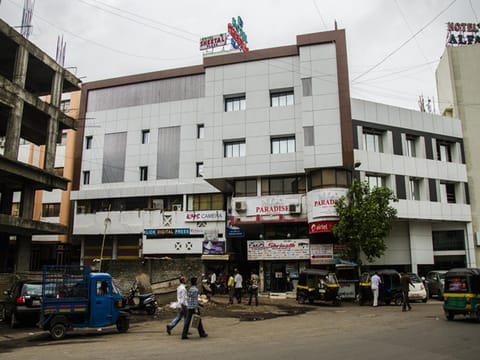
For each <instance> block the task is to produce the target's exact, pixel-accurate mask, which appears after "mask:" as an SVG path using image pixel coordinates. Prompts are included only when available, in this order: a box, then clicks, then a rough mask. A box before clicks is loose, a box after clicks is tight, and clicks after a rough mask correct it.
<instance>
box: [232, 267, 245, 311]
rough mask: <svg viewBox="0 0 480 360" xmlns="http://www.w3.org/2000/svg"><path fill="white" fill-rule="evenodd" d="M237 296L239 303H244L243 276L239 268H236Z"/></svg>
mask: <svg viewBox="0 0 480 360" xmlns="http://www.w3.org/2000/svg"><path fill="white" fill-rule="evenodd" d="M233 280H234V281H235V297H236V298H237V303H239V304H241V303H242V288H243V277H242V275H240V273H239V272H238V269H235V278H234V279H233Z"/></svg>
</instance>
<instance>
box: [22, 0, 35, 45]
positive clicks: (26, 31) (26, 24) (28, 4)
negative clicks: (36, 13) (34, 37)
mask: <svg viewBox="0 0 480 360" xmlns="http://www.w3.org/2000/svg"><path fill="white" fill-rule="evenodd" d="M34 6H35V0H24V3H23V15H22V27H21V34H22V35H23V36H24V37H25V38H26V39H28V38H29V37H30V34H31V33H32V15H33V7H34Z"/></svg>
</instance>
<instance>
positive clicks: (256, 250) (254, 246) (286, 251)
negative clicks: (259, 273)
mask: <svg viewBox="0 0 480 360" xmlns="http://www.w3.org/2000/svg"><path fill="white" fill-rule="evenodd" d="M307 259H310V250H309V240H308V239H295V240H250V241H248V260H307Z"/></svg>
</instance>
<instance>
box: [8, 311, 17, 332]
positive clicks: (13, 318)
mask: <svg viewBox="0 0 480 360" xmlns="http://www.w3.org/2000/svg"><path fill="white" fill-rule="evenodd" d="M17 326H18V319H17V315H15V313H14V312H12V313H11V314H10V327H11V328H12V329H14V328H16V327H17Z"/></svg>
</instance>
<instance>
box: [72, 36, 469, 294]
mask: <svg viewBox="0 0 480 360" xmlns="http://www.w3.org/2000/svg"><path fill="white" fill-rule="evenodd" d="M80 119H84V120H83V121H84V124H83V125H82V126H79V137H78V140H79V141H77V145H78V147H77V151H76V156H77V157H78V159H81V161H79V162H78V163H77V169H76V177H75V179H76V183H75V184H74V189H75V190H76V191H74V192H73V193H72V199H73V200H75V202H76V206H75V220H74V229H73V233H74V235H75V236H76V237H77V238H78V239H80V240H81V242H82V249H83V261H84V262H85V263H89V262H91V261H93V260H94V259H95V258H100V257H101V258H114V259H115V258H116V259H128V258H138V257H139V256H158V257H162V256H169V257H172V256H176V257H182V256H192V257H198V260H199V261H201V260H205V261H207V260H209V261H210V262H208V264H209V265H211V264H212V260H214V262H215V269H220V268H222V267H223V269H225V270H230V269H231V268H233V267H234V266H236V267H240V269H241V270H242V271H243V272H244V273H247V272H249V270H250V269H252V268H255V269H256V270H259V271H260V274H261V277H262V287H263V289H264V290H270V291H281V290H285V289H286V288H287V286H288V285H287V279H288V278H289V279H294V278H295V277H296V276H297V274H298V273H299V271H300V270H301V269H302V268H305V267H310V266H323V267H333V266H334V264H335V262H336V261H338V260H339V259H338V254H339V253H340V251H341V247H339V246H338V244H337V243H336V240H335V239H334V237H333V236H332V234H331V227H332V226H333V224H335V222H336V220H338V219H337V217H336V213H335V210H334V203H335V201H336V199H337V198H338V197H339V196H341V195H343V194H345V193H346V190H347V188H348V185H349V184H350V182H351V178H352V175H354V176H356V177H359V178H361V179H365V180H368V181H369V182H370V183H371V184H372V185H382V186H388V187H389V188H391V189H392V190H393V191H394V193H395V194H396V195H397V197H398V198H399V199H400V201H399V202H398V203H396V204H395V206H396V207H397V208H398V217H399V219H398V221H396V222H395V223H394V226H393V229H392V232H391V234H390V236H389V237H388V238H387V239H386V242H387V246H388V249H387V251H386V253H385V255H384V256H383V257H382V258H380V259H378V260H377V261H376V262H375V263H373V264H369V265H371V266H372V267H375V266H377V267H395V268H397V269H399V270H412V271H419V272H421V273H422V272H425V271H427V270H429V269H431V268H434V267H450V266H457V265H459V266H460V265H468V266H474V265H475V259H474V257H473V256H472V251H473V249H472V248H473V239H472V233H471V215H470V206H469V205H468V196H467V193H466V191H465V187H466V181H467V174H466V169H465V164H464V156H463V136H462V130H461V126H460V123H459V121H458V120H456V119H452V118H444V117H441V116H435V115H431V114H425V113H419V112H416V111H410V110H404V109H400V108H395V107H390V106H386V105H382V104H375V103H369V102H365V101H361V100H354V99H351V98H350V94H349V82H348V67H347V57H346V43H345V34H344V31H337V30H336V31H331V32H323V33H315V34H307V35H300V36H298V37H297V43H296V44H295V45H292V46H285V47H280V48H272V49H264V50H256V51H251V52H247V53H226V54H225V53H221V54H215V53H213V54H210V55H208V56H207V55H206V56H205V57H204V61H203V64H202V65H200V66H194V67H189V68H180V69H173V70H165V71H159V72H155V73H148V74H141V75H136V76H128V77H124V78H116V79H110V80H104V81H98V82H92V83H87V84H85V85H84V86H83V88H82V104H81V108H80ZM102 249H103V251H102ZM287 274H288V277H287Z"/></svg>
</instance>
